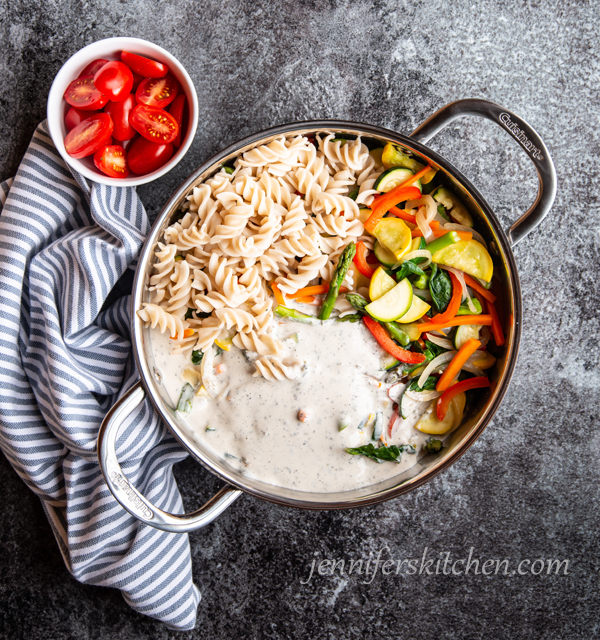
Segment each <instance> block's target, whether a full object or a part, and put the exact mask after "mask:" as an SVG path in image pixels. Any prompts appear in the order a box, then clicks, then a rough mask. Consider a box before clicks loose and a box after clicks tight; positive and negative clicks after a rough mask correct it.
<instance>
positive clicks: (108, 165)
mask: <svg viewBox="0 0 600 640" xmlns="http://www.w3.org/2000/svg"><path fill="white" fill-rule="evenodd" d="M94 164H95V165H96V167H97V168H98V169H100V171H102V173H105V174H106V175H107V176H110V177H111V178H126V177H127V176H128V175H129V166H128V165H127V154H126V153H125V149H123V147H122V146H121V145H118V144H113V145H106V146H104V147H102V148H100V149H98V151H96V153H95V154H94Z"/></svg>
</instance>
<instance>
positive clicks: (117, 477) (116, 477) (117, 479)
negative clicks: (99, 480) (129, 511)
mask: <svg viewBox="0 0 600 640" xmlns="http://www.w3.org/2000/svg"><path fill="white" fill-rule="evenodd" d="M110 479H111V480H112V481H113V482H114V483H115V484H118V485H119V486H120V487H121V489H123V491H125V493H126V494H127V499H128V500H129V502H131V504H132V506H133V507H135V508H136V509H137V510H138V511H140V512H141V513H142V514H143V515H144V516H146V518H148V519H150V518H152V517H153V516H154V514H153V513H152V511H150V509H148V507H147V506H146V505H145V503H144V502H143V501H142V500H140V498H139V496H137V495H136V494H135V492H134V491H133V489H132V488H131V486H130V484H129V482H127V480H126V479H125V478H124V477H123V476H122V475H121V474H120V473H117V472H116V471H113V472H112V473H111V474H110Z"/></svg>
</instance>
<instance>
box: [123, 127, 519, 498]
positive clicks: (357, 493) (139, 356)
mask: <svg viewBox="0 0 600 640" xmlns="http://www.w3.org/2000/svg"><path fill="white" fill-rule="evenodd" d="M311 129H312V130H314V131H315V132H323V131H332V132H334V133H335V132H339V133H345V132H347V131H348V130H349V132H351V133H359V132H360V133H361V134H362V135H363V136H364V137H368V136H369V135H373V136H375V137H385V138H386V139H388V140H389V141H391V142H394V143H397V144H400V145H402V146H405V147H407V148H409V149H411V150H413V151H416V152H417V153H419V154H420V155H422V156H424V157H426V158H427V159H429V160H432V161H433V163H434V164H435V165H436V166H438V167H439V168H441V169H443V170H444V171H445V172H446V173H447V174H449V175H450V176H451V177H452V178H453V179H454V180H456V181H457V182H458V183H459V184H460V185H461V186H462V188H463V189H465V191H466V192H467V193H468V194H469V195H470V197H471V198H472V199H473V200H474V201H475V203H476V204H477V205H478V206H479V208H480V209H481V212H482V213H483V215H484V216H485V219H486V220H487V222H488V225H489V227H490V229H491V230H492V232H493V234H494V239H495V240H496V241H497V242H498V250H499V251H498V253H499V258H500V260H501V261H502V264H503V267H504V269H503V277H502V280H503V281H504V280H505V285H506V287H507V288H508V290H509V291H510V301H507V306H508V302H510V303H511V309H512V318H511V322H510V326H509V328H508V331H507V343H506V348H507V351H506V358H505V366H504V368H503V370H502V373H501V375H500V376H499V379H498V384H497V385H496V388H495V389H494V390H493V391H492V395H491V397H490V398H489V400H488V401H487V404H486V405H485V407H484V409H483V410H482V412H481V415H480V417H479V419H478V420H477V421H475V422H474V424H473V425H472V426H471V427H470V429H469V431H468V432H466V433H465V434H464V436H463V437H462V439H461V441H460V442H458V444H457V446H456V447H455V448H454V450H453V451H451V452H449V453H448V454H446V455H445V456H441V457H440V458H439V459H437V460H435V461H434V462H432V463H431V464H430V465H428V467H427V468H426V469H425V470H424V471H421V472H420V473H417V474H416V475H415V476H413V477H409V478H407V479H405V480H401V479H400V478H402V477H403V476H404V475H407V474H409V473H410V472H411V470H414V469H415V467H416V466H417V465H415V466H413V467H411V468H409V469H408V470H407V471H405V472H403V473H402V474H399V475H398V476H394V477H392V478H390V479H388V480H383V481H380V482H378V483H375V484H373V485H368V486H367V487H362V488H360V489H351V490H349V491H344V492H331V493H327V492H321V493H316V492H315V493H311V492H306V491H294V490H290V489H287V488H284V487H279V486H277V485H273V484H268V483H266V482H264V481H260V480H256V479H254V478H248V477H247V476H241V475H240V474H235V473H232V472H231V471H230V470H229V468H228V467H227V463H226V462H224V461H223V460H222V459H219V460H218V461H213V460H210V459H208V456H205V455H204V454H203V452H202V451H199V450H198V449H197V448H196V447H195V446H194V444H193V442H192V440H191V438H190V437H189V436H188V435H187V434H186V433H185V432H184V431H183V430H182V429H181V428H180V427H179V425H178V424H177V422H176V421H175V420H174V419H173V415H174V412H173V411H172V410H171V411H169V410H168V408H167V407H165V406H164V401H163V400H162V398H160V397H158V398H157V397H156V396H157V395H158V394H157V393H155V391H154V389H153V382H152V381H153V376H152V372H151V371H150V368H149V364H148V361H147V359H146V357H145V349H144V333H143V332H144V324H143V323H142V321H141V320H140V319H139V317H138V316H137V313H136V310H137V309H138V308H139V307H140V304H141V302H142V301H143V298H142V296H143V293H144V284H145V280H146V276H147V273H148V270H149V268H150V266H151V261H152V256H153V249H154V246H155V244H156V242H157V241H158V240H159V238H160V235H161V233H162V231H163V229H164V227H165V222H166V221H167V219H170V217H171V216H172V215H173V213H174V212H175V211H176V210H177V208H178V206H179V204H180V203H181V201H182V200H183V198H184V197H185V196H186V195H187V194H188V193H189V191H190V189H191V187H192V186H193V185H194V183H196V182H197V181H198V179H199V178H200V177H201V176H202V175H203V174H206V177H208V175H210V174H211V173H212V172H214V171H215V170H216V169H217V168H218V165H219V164H220V163H222V162H223V161H225V160H227V159H228V158H229V157H230V156H232V155H239V153H240V152H241V151H242V149H244V147H247V148H251V147H253V146H256V145H258V144H259V143H261V142H266V141H267V140H271V139H273V138H274V137H277V136H281V135H289V134H293V133H294V132H300V131H306V130H311ZM130 304H131V307H130V313H131V316H130V317H131V336H132V347H133V353H134V359H135V362H136V366H137V367H138V371H139V372H140V379H141V383H142V387H143V388H144V391H145V392H146V394H147V396H148V397H149V398H150V400H151V402H152V404H153V406H154V408H155V409H156V410H157V411H158V413H159V415H160V417H161V419H162V420H163V421H164V422H165V423H166V424H167V425H168V427H169V430H170V431H171V433H173V435H174V436H175V437H176V438H177V440H178V441H179V442H180V443H181V444H182V446H184V447H185V449H186V450H187V451H188V452H189V453H190V454H192V455H193V456H194V458H195V459H196V460H198V462H200V463H201V464H202V466H204V467H205V468H206V469H208V470H209V471H210V472H212V473H214V474H215V475H216V476H217V477H219V478H221V479H222V480H224V481H225V482H226V483H228V484H230V485H232V486H234V487H236V488H237V489H240V490H242V491H244V492H245V493H248V494H250V495H253V496H255V497H258V498H261V499H263V500H267V501H269V502H273V503H275V504H278V505H281V506H291V507H297V508H303V509H312V510H322V509H325V510H330V509H348V508H354V507H357V506H367V505H372V504H377V503H379V502H383V501H385V500H389V499H391V498H395V497H398V496H400V495H402V494H404V493H407V492H408V491H411V490H412V489H415V488H417V487H419V486H421V485H422V484H424V483H425V482H428V481H429V480H431V478H433V477H434V476H436V475H437V474H438V473H440V472H441V471H443V470H444V469H446V468H448V467H450V466H451V465H452V464H454V463H455V462H456V461H457V460H458V459H459V458H460V457H461V456H462V455H464V453H466V451H468V449H469V448H470V447H471V446H472V445H473V444H474V443H475V441H476V440H477V439H478V438H479V436H480V435H481V434H482V433H483V431H484V430H485V428H486V427H487V425H488V424H489V423H490V421H491V420H492V418H493V416H494V414H495V413H496V411H497V410H498V407H499V406H500V403H501V402H502V400H503V398H504V395H505V394H506V390H507V388H508V385H509V383H510V380H511V378H512V375H513V372H514V369H515V366H516V361H517V356H518V350H519V343H520V338H521V319H522V297H521V288H520V282H519V277H518V272H517V267H516V263H515V259H514V254H513V252H512V248H511V245H510V242H509V240H508V237H507V235H506V232H505V231H504V229H503V228H502V226H501V224H500V221H499V220H498V218H497V216H496V215H495V214H494V212H493V211H492V209H491V207H490V206H489V204H488V203H487V201H486V200H485V198H484V197H483V196H482V194H481V193H480V192H479V191H478V190H477V189H476V187H475V186H474V185H472V184H471V182H470V181H469V180H468V179H467V178H466V177H465V176H464V175H463V174H462V172H460V171H459V170H458V169H457V168H456V167H454V166H453V165H452V164H451V163H450V162H449V161H448V160H445V159H444V158H443V157H442V156H440V155H438V154H437V153H436V152H435V151H433V150H432V149H430V148H429V147H427V146H426V145H424V144H422V143H420V142H417V141H416V140H414V139H413V138H411V137H409V136H407V135H405V134H401V133H398V132H395V131H392V130H389V129H386V128H383V127H379V126H375V125H368V124H364V123H359V122H352V121H344V120H310V121H300V122H292V123H287V124H283V125H278V126H275V127H271V128H268V129H264V130H262V131H259V132H257V133H254V134H251V135H249V136H246V137H244V138H242V139H240V140H238V141H237V142H234V143H233V144H231V145H228V146H227V147H226V148H224V149H223V150H222V151H220V152H218V153H217V154H215V155H213V156H212V157H211V158H209V159H208V160H206V161H205V162H203V163H202V164H201V165H200V166H199V167H198V168H197V169H196V170H195V171H193V172H192V174H190V176H188V178H187V179H186V180H184V181H183V182H182V184H181V185H180V186H179V187H178V188H177V189H176V190H175V192H174V193H173V194H172V196H171V197H170V198H169V200H168V201H167V203H166V204H165V206H164V207H163V208H162V210H161V212H160V213H159V215H158V217H157V218H156V220H155V222H154V225H153V227H152V229H151V231H150V233H149V235H148V237H147V239H146V242H145V244H144V247H143V248H142V251H141V252H140V256H139V260H138V265H137V268H136V273H135V278H134V283H133V290H132V296H131V299H130ZM215 457H216V456H215ZM417 464H418V461H417ZM394 480H397V482H396V483H395V484H394V483H393V481H394ZM381 485H389V486H385V487H384V488H381ZM378 487H379V488H378ZM369 490H370V491H369ZM303 496H304V497H303ZM307 496H320V497H321V498H325V497H326V496H327V497H329V499H327V500H322V501H319V500H310V499H307Z"/></svg>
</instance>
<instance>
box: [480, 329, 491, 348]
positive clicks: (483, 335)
mask: <svg viewBox="0 0 600 640" xmlns="http://www.w3.org/2000/svg"><path fill="white" fill-rule="evenodd" d="M490 336H491V332H490V329H489V327H485V326H483V327H481V329H480V330H479V342H481V346H482V347H485V345H486V344H487V343H488V342H489V341H490Z"/></svg>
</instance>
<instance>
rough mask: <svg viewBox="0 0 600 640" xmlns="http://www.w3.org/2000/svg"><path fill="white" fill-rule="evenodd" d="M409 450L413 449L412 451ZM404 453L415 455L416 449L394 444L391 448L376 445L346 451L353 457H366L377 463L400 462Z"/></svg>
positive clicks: (410, 446)
mask: <svg viewBox="0 0 600 640" xmlns="http://www.w3.org/2000/svg"><path fill="white" fill-rule="evenodd" d="M409 449H412V451H411V450H409ZM404 451H407V452H408V453H414V452H415V449H414V447H413V446H412V445H410V444H401V445H400V446H397V445H395V444H393V445H391V446H389V447H386V446H381V447H376V446H375V445H374V444H365V445H364V446H362V447H356V448H350V449H346V452H347V453H349V454H351V455H353V456H360V455H362V456H366V457H367V458H371V460H375V461H376V462H385V461H388V462H400V458H401V456H402V454H403V453H404Z"/></svg>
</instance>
